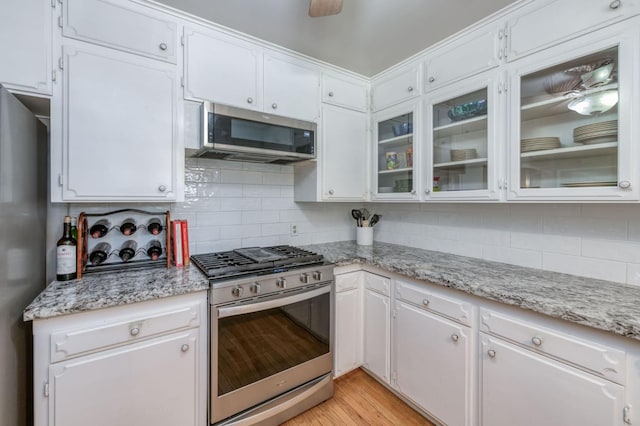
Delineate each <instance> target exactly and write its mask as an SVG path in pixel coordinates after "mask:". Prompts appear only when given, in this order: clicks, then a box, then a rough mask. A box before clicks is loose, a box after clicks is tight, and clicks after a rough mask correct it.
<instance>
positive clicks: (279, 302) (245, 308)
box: [217, 285, 331, 318]
mask: <svg viewBox="0 0 640 426" xmlns="http://www.w3.org/2000/svg"><path fill="white" fill-rule="evenodd" d="M330 291H331V286H330V285H325V286H322V287H319V288H315V289H313V290H306V291H302V292H300V293H296V294H293V295H291V296H286V297H280V298H277V299H271V300H265V301H264V302H257V303H247V304H246V305H240V306H224V307H221V308H217V309H218V318H226V317H232V316H235V315H242V314H250V313H252V312H258V311H264V310H266V309H272V308H279V307H280V306H285V305H290V304H292V303H296V302H300V301H302V300H307V299H312V298H314V297H316V296H320V295H321V294H325V293H329V292H330Z"/></svg>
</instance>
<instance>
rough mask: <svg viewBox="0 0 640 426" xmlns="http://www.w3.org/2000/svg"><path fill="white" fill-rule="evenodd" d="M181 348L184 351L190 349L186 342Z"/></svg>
mask: <svg viewBox="0 0 640 426" xmlns="http://www.w3.org/2000/svg"><path fill="white" fill-rule="evenodd" d="M180 350H181V351H182V352H187V351H188V350H189V345H187V344H186V343H185V344H184V345H182V347H180Z"/></svg>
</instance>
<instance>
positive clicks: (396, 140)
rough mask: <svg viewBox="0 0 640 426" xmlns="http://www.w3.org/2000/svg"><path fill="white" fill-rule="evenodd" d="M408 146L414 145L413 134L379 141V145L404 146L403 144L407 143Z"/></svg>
mask: <svg viewBox="0 0 640 426" xmlns="http://www.w3.org/2000/svg"><path fill="white" fill-rule="evenodd" d="M405 141H406V143H407V144H409V145H410V144H412V143H413V133H407V134H406V135H400V136H395V137H393V138H389V139H382V140H380V141H378V145H387V146H389V145H402V144H403V142H405Z"/></svg>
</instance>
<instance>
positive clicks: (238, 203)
mask: <svg viewBox="0 0 640 426" xmlns="http://www.w3.org/2000/svg"><path fill="white" fill-rule="evenodd" d="M219 201H220V210H221V211H243V210H260V209H261V208H262V200H260V198H245V197H243V198H221V199H220V200H219Z"/></svg>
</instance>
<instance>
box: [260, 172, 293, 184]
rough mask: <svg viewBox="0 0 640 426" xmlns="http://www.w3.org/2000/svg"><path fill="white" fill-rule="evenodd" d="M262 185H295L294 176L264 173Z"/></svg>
mask: <svg viewBox="0 0 640 426" xmlns="http://www.w3.org/2000/svg"><path fill="white" fill-rule="evenodd" d="M262 183H263V184H265V185H287V186H292V185H293V174H290V173H263V174H262Z"/></svg>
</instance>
